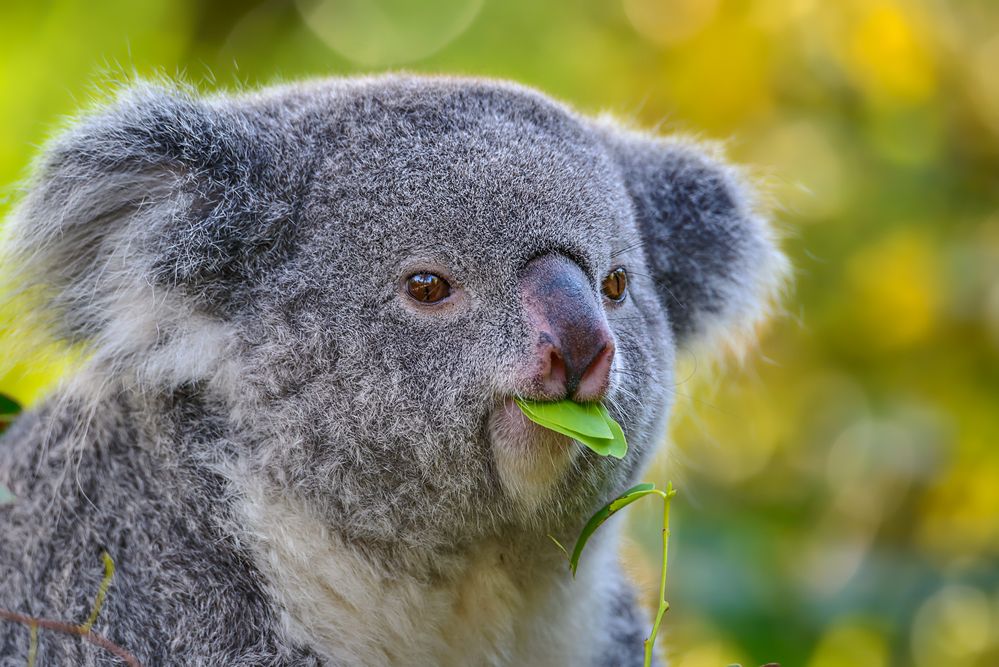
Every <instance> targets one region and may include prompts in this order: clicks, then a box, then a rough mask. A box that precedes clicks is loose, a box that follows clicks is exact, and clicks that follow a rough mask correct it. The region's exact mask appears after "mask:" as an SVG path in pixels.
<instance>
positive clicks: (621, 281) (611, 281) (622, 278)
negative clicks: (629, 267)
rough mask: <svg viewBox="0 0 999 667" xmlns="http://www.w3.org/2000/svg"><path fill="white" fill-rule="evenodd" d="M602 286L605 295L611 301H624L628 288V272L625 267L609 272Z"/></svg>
mask: <svg viewBox="0 0 999 667" xmlns="http://www.w3.org/2000/svg"><path fill="white" fill-rule="evenodd" d="M600 287H601V289H602V290H603V293H604V296H606V297H607V298H608V299H610V300H611V301H616V302H620V301H623V300H624V293H625V290H626V289H628V272H627V271H625V270H624V269H623V268H617V269H614V270H613V271H611V272H610V273H608V274H607V277H606V278H604V282H603V284H602V285H601V286H600Z"/></svg>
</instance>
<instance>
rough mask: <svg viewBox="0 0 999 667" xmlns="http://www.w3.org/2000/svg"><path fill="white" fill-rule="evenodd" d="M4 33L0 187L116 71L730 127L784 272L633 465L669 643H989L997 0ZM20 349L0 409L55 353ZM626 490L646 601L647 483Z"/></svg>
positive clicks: (854, 658) (728, 5) (833, 659)
mask: <svg viewBox="0 0 999 667" xmlns="http://www.w3.org/2000/svg"><path fill="white" fill-rule="evenodd" d="M0 43H2V44H3V48H2V51H0V90H3V91H4V94H3V96H2V97H0V128H2V133H3V140H2V141H0V184H2V187H3V189H2V190H0V214H4V213H6V212H7V211H8V210H9V209H10V206H11V204H12V202H13V201H14V200H15V199H16V194H17V189H16V184H17V182H18V180H19V179H21V178H23V177H24V175H25V174H26V168H27V165H28V163H29V161H30V159H31V157H32V156H33V155H34V154H35V153H36V152H37V149H38V146H39V144H41V143H42V142H43V141H44V140H45V138H46V137H47V136H49V135H50V134H51V133H52V131H53V130H54V129H55V128H57V127H58V126H59V125H60V123H62V122H63V120H64V118H65V116H66V115H68V114H71V113H73V112H74V111H76V110H78V109H79V108H80V107H81V106H85V105H87V104H89V103H90V102H91V101H92V100H93V99H94V98H95V96H96V97H100V91H101V89H102V88H103V87H104V84H103V83H102V82H107V81H108V80H109V79H110V80H121V79H123V78H127V77H129V76H131V75H133V74H138V75H161V74H165V75H168V76H177V77H182V78H184V79H186V80H188V81H190V82H193V83H195V84H196V85H198V86H201V87H203V88H204V89H206V90H210V89H216V88H226V87H234V86H256V85H258V84H265V83H271V82H276V81H280V80H285V79H291V78H297V77H302V76H316V75H331V74H332V75H335V74H352V73H357V72H373V71H382V70H385V69H399V68H404V69H408V70H414V71H428V72H450V73H466V74H475V75H488V76H496V77H506V78H512V79H516V80H518V81H521V82H524V83H527V84H530V85H534V86H537V87H539V88H541V89H542V90H544V91H546V92H548V93H550V94H552V95H554V96H556V97H559V98H561V99H563V100H566V101H568V102H570V103H572V104H573V105H575V106H577V107H578V108H580V109H582V110H584V111H588V112H598V111H605V110H606V111H611V112H613V113H615V114H618V115H620V116H623V117H626V118H630V119H633V120H635V121H637V122H639V123H640V124H642V125H644V126H646V127H658V128H660V130H661V131H663V132H687V133H694V134H696V135H698V136H701V137H704V138H713V139H720V140H724V141H725V142H727V145H728V150H729V154H730V155H731V157H732V158H734V159H735V160H738V161H740V162H743V163H746V164H748V165H751V166H752V168H753V170H754V173H755V174H756V176H757V178H758V179H759V181H760V183H761V184H762V185H763V187H764V189H765V191H766V192H767V193H768V198H769V199H770V200H772V201H773V202H774V203H775V207H776V210H775V213H774V215H775V218H776V220H777V221H778V224H779V226H780V227H781V229H782V230H783V232H784V234H785V236H786V243H785V247H786V249H787V251H788V253H789V254H790V256H791V258H792V260H793V263H794V266H795V269H796V271H795V288H794V290H793V292H792V293H791V294H790V295H789V298H788V299H787V305H786V313H785V314H784V316H783V317H781V318H780V319H779V320H777V321H776V322H774V323H773V324H772V325H771V326H770V327H769V328H768V329H767V331H765V332H764V336H763V339H762V342H761V345H760V349H759V350H758V351H757V352H755V353H753V354H751V355H750V356H749V357H748V359H747V361H746V362H745V364H743V365H739V364H736V363H729V364H728V365H727V368H724V369H723V370H724V372H723V373H721V372H718V369H717V368H713V367H712V366H713V365H712V363H710V360H709V359H708V358H707V357H705V356H704V354H703V353H702V352H698V353H695V352H687V353H684V354H683V355H682V356H683V358H684V362H683V365H682V368H681V369H680V371H679V374H678V376H677V378H676V385H675V387H674V390H675V392H676V394H677V399H678V404H677V408H676V411H675V413H674V419H673V429H672V435H671V440H672V443H673V444H672V447H671V448H670V449H668V450H664V455H663V456H662V457H660V459H659V460H658V461H657V463H656V465H655V466H654V468H653V470H652V471H651V473H650V475H649V477H650V479H652V480H655V481H658V482H660V483H661V484H662V483H665V481H666V480H667V479H672V480H673V482H674V484H675V485H676V486H677V487H678V488H679V489H680V495H679V497H678V498H677V499H676V501H674V504H673V512H672V524H673V540H672V542H671V551H670V584H669V585H670V592H669V599H670V602H671V604H672V609H671V611H670V612H669V614H668V615H667V618H666V622H665V626H664V627H665V633H666V646H667V651H668V653H669V655H670V656H672V664H673V666H674V667H719V666H723V665H728V664H730V663H736V662H739V663H742V664H744V665H747V666H750V665H759V664H761V663H764V662H768V661H776V662H780V663H781V664H782V665H784V666H785V667H795V666H806V667H842V666H850V667H885V666H889V665H891V666H895V665H914V666H915V667H930V666H933V667H941V666H947V667H972V666H975V667H995V666H996V665H999V447H997V446H996V445H997V443H999V3H996V2H994V1H993V0H962V1H960V2H958V1H956V0H955V1H951V2H947V1H944V0H908V1H903V0H838V1H837V2H820V1H819V0H585V1H584V0H577V1H575V2H572V3H554V2H548V3H546V2H538V1H537V0H422V1H421V2H407V1H406V0H393V1H388V0H299V1H297V2H294V1H288V0H272V1H267V2H235V1H228V2H215V3H209V2H202V1H198V0H143V2H134V1H132V0H119V1H105V2H97V3H93V2H60V1H56V0H50V1H39V2H32V3H28V2H20V3H19V2H4V3H3V4H2V5H0ZM4 315H5V316H6V317H8V318H9V317H16V316H17V314H16V313H11V312H8V313H5V314H4ZM8 325H9V320H8ZM3 345H4V342H3V330H2V329H0V354H4V355H5V356H8V357H13V356H14V355H15V354H16V353H14V352H12V350H13V348H12V347H10V346H8V347H7V348H6V350H5V349H4V347H3ZM16 361H18V363H17V364H16V365H15V367H14V368H13V370H11V371H10V372H9V373H7V374H6V375H5V376H4V377H2V378H0V393H2V394H5V395H6V397H4V398H0V412H10V411H13V410H14V406H13V404H12V403H11V402H10V401H9V400H7V399H12V400H13V401H16V402H17V403H20V404H25V405H30V404H31V403H32V402H34V401H36V400H37V399H38V397H39V396H41V395H42V394H43V393H44V391H45V388H46V387H47V386H49V385H50V384H51V383H52V382H53V381H54V380H55V379H56V378H57V377H58V375H59V373H60V372H61V368H62V365H61V362H60V360H59V358H58V357H55V358H48V359H40V358H37V357H36V358H25V359H21V358H18V359H16ZM8 365H9V364H8ZM0 427H2V424H0ZM633 507H634V508H633V509H631V510H629V512H630V513H631V516H630V518H629V521H630V528H631V530H630V534H631V535H632V538H631V541H630V542H629V544H628V545H627V548H626V556H627V560H628V563H629V567H630V568H631V569H632V570H633V572H634V574H635V576H636V577H637V578H638V580H639V581H641V582H644V585H645V589H644V590H645V591H647V597H648V601H649V602H650V604H651V603H652V602H653V598H654V597H655V591H656V585H657V580H656V577H657V569H658V562H657V559H658V545H657V540H658V537H659V536H658V525H659V514H658V513H659V511H660V507H659V506H658V504H657V503H654V502H648V504H647V505H645V504H638V505H636V506H633Z"/></svg>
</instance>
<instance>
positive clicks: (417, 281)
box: [406, 273, 451, 303]
mask: <svg viewBox="0 0 999 667" xmlns="http://www.w3.org/2000/svg"><path fill="white" fill-rule="evenodd" d="M406 291H407V292H408V293H409V296H411V297H413V298H414V299H416V300H417V301H419V302H420V303H437V302H438V301H443V300H444V299H446V298H447V297H448V296H450V295H451V284H450V283H448V281H446V280H444V279H443V278H441V277H440V276H438V275H436V274H433V273H415V274H413V275H411V276H410V277H409V278H407V279H406Z"/></svg>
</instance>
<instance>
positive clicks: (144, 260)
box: [4, 83, 289, 341]
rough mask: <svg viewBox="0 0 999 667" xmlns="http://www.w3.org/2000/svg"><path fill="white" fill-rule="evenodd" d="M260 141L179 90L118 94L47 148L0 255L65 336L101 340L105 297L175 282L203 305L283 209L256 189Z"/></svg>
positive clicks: (265, 241) (269, 238)
mask: <svg viewBox="0 0 999 667" xmlns="http://www.w3.org/2000/svg"><path fill="white" fill-rule="evenodd" d="M261 139H262V137H260V136H259V133H257V134H254V133H253V131H252V129H251V128H250V127H249V125H248V124H247V123H246V122H245V121H244V120H243V119H242V118H241V117H240V115H239V114H238V113H236V112H235V111H233V110H231V109H229V108H226V107H223V106H213V105H212V104H211V103H209V102H205V101H202V100H199V99H196V98H195V96H194V95H193V94H191V93H190V92H188V91H185V90H183V89H178V88H166V87H160V86H157V85H153V84H146V83H141V84H137V85H134V86H132V87H130V88H127V89H125V90H124V91H122V92H121V93H119V94H118V96H117V97H116V99H115V101H114V102H113V103H112V104H110V105H108V106H106V107H103V108H100V109H98V110H97V111H95V112H93V113H90V114H88V115H86V116H84V117H83V118H81V119H77V121H76V122H74V123H73V124H72V125H71V126H70V127H69V129H68V130H67V131H66V132H64V133H63V134H61V135H60V136H58V137H56V138H55V139H54V140H53V141H52V142H51V143H50V144H49V145H48V146H47V150H46V151H45V152H44V153H43V155H42V157H41V159H40V160H39V162H38V163H37V164H36V166H35V170H34V173H33V175H32V177H31V178H30V179H29V181H28V184H27V192H26V194H25V197H24V199H23V201H22V202H21V203H20V205H19V206H18V208H17V209H16V210H15V211H14V213H13V215H12V216H11V218H10V219H9V220H8V221H7V229H6V230H5V232H6V236H7V238H6V239H5V248H4V252H5V260H6V261H7V262H8V264H9V266H10V267H11V268H12V270H13V272H14V274H15V275H16V278H17V280H18V281H19V284H20V286H21V288H22V289H24V288H28V289H33V290H34V291H36V292H37V293H38V294H40V295H41V296H42V297H43V298H44V299H45V302H46V304H47V309H48V310H49V311H50V317H49V319H50V320H51V321H52V322H54V323H57V334H58V335H59V336H60V337H62V338H65V339H67V340H71V341H72V340H81V339H87V338H91V337H93V336H95V335H98V334H100V333H101V330H102V329H103V328H104V327H105V326H106V320H107V317H108V313H107V312H106V309H107V306H108V299H110V298H111V297H112V296H113V295H114V294H121V293H124V292H129V291H131V292H136V291H137V290H138V291H141V290H142V289H146V290H147V291H149V290H151V289H152V288H155V287H165V288H178V287H182V288H183V289H184V290H185V291H186V292H187V293H188V294H190V295H191V296H193V297H194V298H195V299H197V298H198V297H199V296H200V297H204V298H203V299H202V301H203V302H204V303H202V304H201V305H202V306H206V307H208V306H209V304H208V303H207V302H208V301H209V300H210V299H211V298H212V297H216V300H218V299H217V297H219V295H220V292H221V291H223V290H224V288H221V287H220V286H219V282H220V281H219V280H217V278H219V277H225V276H232V275H233V274H235V273H239V272H241V271H242V272H245V271H246V270H247V268H248V265H249V264H250V263H251V260H252V258H253V257H255V256H256V255H257V254H259V252H258V251H259V250H260V249H261V248H266V247H268V246H269V245H272V244H273V243H274V237H275V236H276V235H277V233H278V231H277V227H278V225H277V222H278V221H279V220H281V219H282V218H284V217H286V216H287V215H288V213H289V212H288V207H287V206H284V205H283V204H281V202H280V201H279V200H275V199H274V198H272V197H268V196H267V195H268V194H269V193H267V192H266V188H265V187H264V186H263V185H262V183H261V180H262V177H261V176H260V175H261V174H266V173H267V172H268V169H269V166H270V165H269V164H268V163H269V160H268V154H267V152H266V149H265V146H266V143H265V142H264V141H262V140H261ZM133 305H135V304H133ZM150 307H151V304H150Z"/></svg>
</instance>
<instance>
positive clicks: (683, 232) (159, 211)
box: [15, 77, 783, 547]
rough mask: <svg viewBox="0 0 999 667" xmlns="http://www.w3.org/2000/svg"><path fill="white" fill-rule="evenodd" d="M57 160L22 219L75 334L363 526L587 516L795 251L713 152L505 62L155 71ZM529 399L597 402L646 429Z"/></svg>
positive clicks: (423, 539)
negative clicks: (208, 73) (635, 128)
mask: <svg viewBox="0 0 999 667" xmlns="http://www.w3.org/2000/svg"><path fill="white" fill-rule="evenodd" d="M38 173H39V175H38V177H37V179H36V184H35V186H34V188H33V189H32V193H31V195H30V196H29V198H28V199H27V200H26V202H25V204H24V205H23V206H22V209H21V210H20V213H19V215H18V219H17V221H16V222H17V225H16V227H15V238H18V239H20V240H19V241H18V242H17V243H19V244H20V247H23V248H29V247H34V248H38V247H44V248H47V249H48V250H47V252H46V254H43V255H41V256H39V255H38V253H37V252H36V253H35V254H34V256H33V259H32V261H31V262H27V261H26V262H24V263H25V265H26V266H27V267H28V269H29V271H31V272H33V275H34V276H36V277H35V280H36V281H37V282H41V283H43V284H44V285H47V289H48V292H49V293H50V294H51V304H50V310H51V311H52V312H53V313H55V314H56V315H55V316H54V319H57V320H58V321H59V322H61V323H62V324H61V325H60V326H61V327H62V329H61V330H62V331H63V335H64V336H66V337H68V338H71V339H85V340H91V341H94V342H93V345H94V346H95V347H96V348H97V349H98V351H100V350H101V349H104V350H106V352H105V353H104V354H100V352H99V353H98V354H97V355H96V357H95V358H96V359H97V361H96V362H95V363H105V364H110V365H111V366H113V367H114V368H115V369H116V371H115V372H116V373H119V374H121V375H128V374H130V373H131V374H139V375H142V377H143V381H142V382H139V383H137V385H138V386H144V387H147V388H148V387H156V388H157V389H159V390H163V389H166V388H168V387H169V386H170V385H174V386H176V385H178V384H185V385H194V386H197V387H199V388H200V390H201V391H204V392H206V393H207V394H209V395H210V396H211V398H212V401H213V402H214V404H216V405H219V406H222V407H220V408H219V409H220V410H222V411H224V412H226V413H228V414H229V415H231V421H232V425H233V436H232V439H233V440H234V441H235V442H236V443H237V447H235V449H234V453H233V454H232V455H231V456H232V457H233V458H234V459H236V460H235V461H230V462H229V463H230V464H231V466H232V468H233V469H237V468H238V469H239V470H240V471H241V473H240V474H242V475H252V476H254V478H257V479H265V480H267V483H268V485H269V487H270V488H271V489H272V491H273V493H276V494H287V495H292V496H295V497H296V498H299V499H301V500H304V501H306V502H308V503H309V505H310V506H311V507H312V508H313V509H314V511H315V512H316V513H317V514H318V515H319V516H322V517H324V518H326V519H328V521H329V522H330V524H331V525H332V526H335V527H336V528H337V529H338V530H340V531H343V532H344V533H345V534H346V535H348V536H350V537H351V539H353V540H355V541H357V542H358V543H366V544H371V545H395V547H398V546H400V545H401V546H403V547H415V546H427V545H429V546H434V547H441V546H445V545H455V544H460V543H461V542H462V541H466V540H470V539H476V538H478V537H481V536H485V535H495V534H500V533H506V532H509V531H523V530H530V531H535V532H540V534H542V535H543V534H544V532H558V531H568V530H574V529H577V528H578V526H579V524H580V523H581V522H582V521H583V520H585V518H586V517H587V516H588V514H589V512H591V511H592V510H593V509H594V508H595V507H596V506H597V505H598V504H600V503H601V502H602V501H605V500H606V499H607V498H608V497H610V496H611V495H612V494H614V493H615V492H617V491H620V490H621V489H623V488H625V487H626V486H627V485H629V483H632V482H633V481H634V478H635V477H636V475H637V471H638V470H639V469H640V468H641V466H642V464H643V463H644V462H645V460H646V459H647V457H648V454H649V452H650V451H652V449H653V448H654V447H655V446H656V445H658V444H659V442H660V441H661V440H662V439H663V435H664V423H665V417H666V413H667V411H668V408H669V404H670V395H671V386H672V363H673V361H672V360H673V354H674V349H675V347H676V346H677V345H678V344H687V343H691V342H694V341H696V340H698V339H704V338H707V337H709V336H712V335H714V334H717V333H726V332H731V331H734V330H738V329H739V328H740V327H745V326H747V325H749V324H751V323H752V322H753V321H755V320H756V319H757V318H758V316H759V315H760V314H761V312H762V310H763V308H764V306H765V303H766V302H767V300H768V299H769V297H770V296H771V294H772V292H773V290H774V289H775V287H776V286H777V285H778V283H779V279H780V274H781V272H782V267H783V259H782V256H781V255H780V254H779V252H778V251H777V250H776V249H775V246H774V244H773V241H772V239H771V237H770V233H769V231H768V228H767V227H766V225H765V224H764V223H763V222H762V221H761V220H760V219H759V218H757V217H756V216H755V215H754V214H753V212H752V210H751V201H750V199H749V197H748V195H747V194H746V192H745V189H744V187H743V186H742V185H741V183H740V181H739V180H738V178H737V176H736V175H735V174H734V173H733V172H732V171H731V170H730V169H729V168H728V167H725V166H724V165H723V164H722V163H721V162H719V161H718V160H717V159H715V158H713V157H711V156H709V155H707V154H705V153H704V152H702V149H700V148H698V147H696V146H694V145H691V144H687V143H684V142H677V141H666V140H662V139H657V138H654V137H651V136H648V135H644V134H640V133H634V132H630V131H627V130H623V129H621V128H620V127H618V126H617V125H615V124H613V123H611V122H609V121H595V120H591V119H587V118H584V117H581V116H578V115H576V114H574V113H573V112H571V111H570V110H568V109H566V108H565V107H563V106H561V105H559V104H557V103H555V102H552V101H551V100H549V99H547V98H545V97H543V96H541V95H539V94H538V93H535V92H533V91H530V90H527V89H524V88H520V87H516V86H512V85H508V84H500V83H492V82H482V81H470V80H460V79H427V78H417V77H383V78H374V79H360V80H346V81H344V80H341V81H325V82H315V83H309V84H301V85H294V86H288V87H282V88H275V89H270V90H267V91H264V92H262V93H257V94H252V95H246V96H239V97H216V98H209V99H197V98H195V97H193V96H191V95H190V94H187V93H183V92H177V91H166V90H162V89H158V88H155V87H139V88H135V89H133V90H132V91H131V92H128V93H126V94H124V95H123V96H122V97H121V99H120V100H119V101H118V102H117V103H116V104H115V105H113V106H112V107H110V108H109V109H107V110H104V111H102V112H99V113H97V114H95V115H93V116H91V117H89V118H87V119H85V120H84V121H83V122H81V123H79V124H78V125H77V126H76V127H75V129H73V130H72V131H71V132H70V133H68V134H67V135H65V136H64V137H63V138H62V139H61V140H60V141H59V142H57V143H56V145H55V147H54V148H53V149H52V150H51V151H50V153H49V156H48V158H47V159H46V161H45V162H44V163H43V164H42V165H40V168H39V172H38ZM17 243H16V244H15V247H17ZM87 295H91V296H87ZM92 295H98V298H94V297H93V296H92ZM123 295H127V296H123ZM123 329H124V330H128V331H134V332H139V333H138V334H136V335H135V336H134V337H133V338H132V339H131V340H129V341H127V342H120V340H119V339H120V338H121V337H120V335H119V336H118V338H115V337H114V336H113V335H112V334H111V333H110V332H111V331H121V330H123ZM192 350H193V351H192ZM150 359H155V360H156V362H155V363H152V362H150ZM182 365H185V368H180V367H179V366H182ZM143 374H144V375H143ZM516 396H521V397H528V398H534V399H540V400H558V399H562V398H573V399H576V400H581V401H591V400H602V401H604V403H605V404H606V405H607V407H608V409H609V410H610V412H611V414H612V415H613V416H614V417H615V418H616V419H617V420H618V421H619V422H620V423H621V424H622V427H623V428H624V431H625V434H626V436H627V438H628V441H629V445H630V452H629V454H628V455H627V457H626V458H625V459H624V460H622V461H617V460H613V459H603V458H600V457H598V456H596V455H594V454H593V453H592V452H589V451H588V450H583V449H582V448H581V447H580V446H579V445H578V444H576V443H573V442H572V441H570V440H569V439H567V438H565V437H563V436H560V435H557V434H554V433H551V432H548V431H545V430H544V429H541V428H540V427H537V426H535V425H534V424H532V423H531V422H529V421H527V420H526V419H525V418H524V417H523V416H522V415H521V414H520V412H519V409H517V408H516V406H515V404H514V403H513V398H514V397H516ZM542 531H543V532H542Z"/></svg>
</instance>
